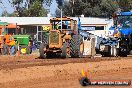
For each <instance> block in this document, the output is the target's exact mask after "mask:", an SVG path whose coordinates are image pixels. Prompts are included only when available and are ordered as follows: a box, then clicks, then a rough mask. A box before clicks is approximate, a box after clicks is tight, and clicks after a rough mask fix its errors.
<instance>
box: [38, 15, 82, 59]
mask: <svg viewBox="0 0 132 88" xmlns="http://www.w3.org/2000/svg"><path fill="white" fill-rule="evenodd" d="M61 21H62V22H61ZM61 24H62V26H61ZM83 51H84V44H83V39H82V37H81V35H80V34H78V27H77V21H76V20H73V19H71V18H68V17H63V18H62V19H61V18H52V19H50V27H49V31H48V34H47V38H46V39H45V40H44V41H43V42H42V43H41V45H40V49H39V53H40V57H41V58H48V57H52V56H53V57H54V56H56V55H58V56H59V57H63V58H66V57H83Z"/></svg>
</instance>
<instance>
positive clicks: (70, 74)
mask: <svg viewBox="0 0 132 88" xmlns="http://www.w3.org/2000/svg"><path fill="white" fill-rule="evenodd" d="M38 56H39V55H38V54H37V53H33V54H32V55H20V56H18V55H15V56H0V88H83V87H82V86H81V85H80V84H79V81H78V79H80V78H81V74H80V73H81V70H82V69H84V70H85V71H87V73H88V77H89V78H90V79H93V80H94V79H102V80H103V79H130V80H132V64H131V63H132V57H130V56H129V57H123V58H121V57H111V58H110V57H103V58H102V57H95V58H67V59H61V58H54V59H41V58H38ZM86 88H106V86H88V87H86ZM107 88H132V86H116V87H114V86H107Z"/></svg>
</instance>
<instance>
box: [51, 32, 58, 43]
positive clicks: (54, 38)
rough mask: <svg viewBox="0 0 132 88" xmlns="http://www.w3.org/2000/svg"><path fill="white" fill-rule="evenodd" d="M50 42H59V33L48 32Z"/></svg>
mask: <svg viewBox="0 0 132 88" xmlns="http://www.w3.org/2000/svg"><path fill="white" fill-rule="evenodd" d="M50 43H55V44H59V34H58V33H57V32H56V31H52V32H51V33H50Z"/></svg>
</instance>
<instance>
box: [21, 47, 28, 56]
mask: <svg viewBox="0 0 132 88" xmlns="http://www.w3.org/2000/svg"><path fill="white" fill-rule="evenodd" d="M20 53H21V54H23V55H25V54H29V47H28V46H21V47H20Z"/></svg>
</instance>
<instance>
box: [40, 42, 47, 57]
mask: <svg viewBox="0 0 132 88" xmlns="http://www.w3.org/2000/svg"><path fill="white" fill-rule="evenodd" d="M44 49H46V44H45V43H41V44H40V47H39V53H40V58H43V59H45V58H46V53H44Z"/></svg>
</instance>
